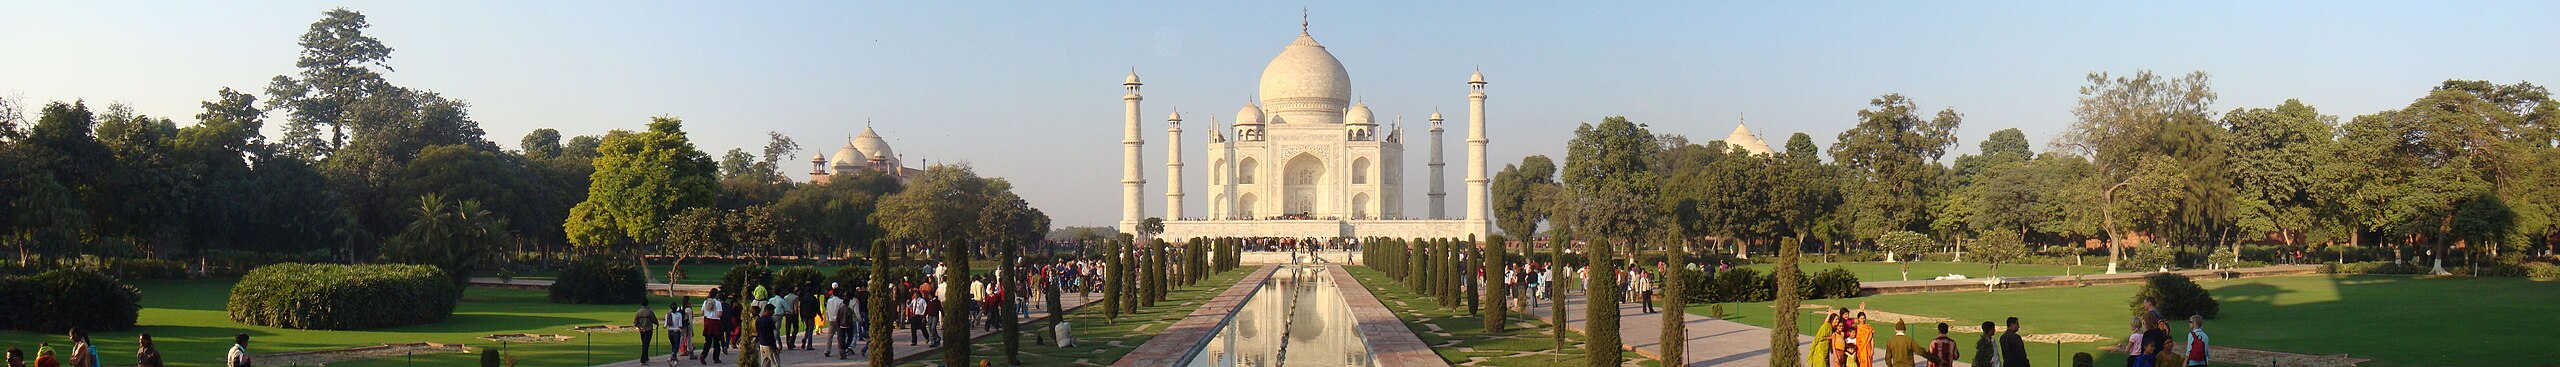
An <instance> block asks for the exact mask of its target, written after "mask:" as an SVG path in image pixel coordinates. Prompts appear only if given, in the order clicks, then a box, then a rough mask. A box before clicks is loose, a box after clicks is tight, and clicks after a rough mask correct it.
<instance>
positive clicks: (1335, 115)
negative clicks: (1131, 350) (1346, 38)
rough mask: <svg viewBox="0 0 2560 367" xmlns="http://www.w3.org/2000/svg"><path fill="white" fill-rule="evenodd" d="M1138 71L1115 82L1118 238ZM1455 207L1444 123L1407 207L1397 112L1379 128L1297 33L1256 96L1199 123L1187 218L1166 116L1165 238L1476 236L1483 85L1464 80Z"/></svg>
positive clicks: (1481, 212)
mask: <svg viewBox="0 0 2560 367" xmlns="http://www.w3.org/2000/svg"><path fill="white" fill-rule="evenodd" d="M1141 85H1143V84H1142V83H1140V82H1139V80H1138V74H1137V72H1136V71H1134V70H1132V71H1131V72H1130V73H1129V76H1128V78H1127V79H1126V80H1125V81H1124V82H1122V86H1124V87H1126V88H1127V94H1125V95H1122V96H1121V97H1120V99H1121V101H1122V104H1123V105H1124V107H1125V108H1126V109H1125V118H1124V121H1123V124H1124V126H1125V127H1126V133H1125V134H1124V135H1122V137H1121V141H1120V144H1121V147H1122V149H1123V152H1122V156H1123V161H1124V162H1125V164H1124V166H1123V167H1122V170H1123V175H1122V176H1121V179H1120V185H1121V189H1122V190H1121V198H1122V205H1121V209H1120V210H1121V216H1120V222H1119V227H1120V229H1121V231H1122V232H1124V233H1137V231H1136V227H1137V225H1138V223H1139V222H1140V221H1142V220H1144V219H1145V218H1147V217H1150V215H1149V214H1148V213H1147V212H1146V207H1147V205H1146V202H1145V195H1147V193H1146V192H1145V191H1146V184H1147V182H1146V179H1145V178H1144V177H1141V176H1143V169H1142V166H1140V165H1141V164H1143V161H1144V149H1145V145H1146V142H1145V139H1144V132H1142V131H1141V126H1140V125H1141V122H1140V120H1141V119H1140V116H1142V115H1144V112H1143V111H1142V110H1141V109H1140V102H1141V101H1143V100H1144V99H1145V98H1144V97H1142V96H1140V94H1139V87H1140V86H1141ZM1466 85H1467V95H1466V97H1467V140H1466V144H1467V156H1466V158H1467V161H1466V170H1467V172H1466V174H1467V176H1466V185H1465V188H1466V191H1465V196H1464V198H1465V200H1466V203H1465V208H1464V210H1465V212H1463V213H1457V214H1455V215H1453V214H1452V213H1449V212H1448V209H1447V198H1448V196H1449V192H1448V183H1447V176H1446V175H1445V174H1444V173H1443V168H1444V167H1445V166H1446V163H1444V161H1443V160H1442V146H1443V144H1442V133H1443V132H1444V131H1445V128H1444V127H1443V126H1442V123H1443V119H1442V116H1441V115H1440V113H1439V112H1437V111H1434V112H1432V113H1431V117H1430V119H1429V123H1430V127H1429V130H1428V131H1429V132H1430V134H1431V135H1430V137H1429V138H1428V139H1430V143H1429V144H1430V148H1429V149H1430V150H1429V154H1430V158H1429V159H1430V163H1429V164H1428V166H1429V167H1430V168H1429V172H1427V173H1426V175H1427V176H1428V177H1429V178H1428V179H1427V180H1428V181H1425V182H1424V183H1423V185H1424V187H1423V188H1422V189H1425V190H1428V191H1426V193H1425V194H1424V195H1427V197H1428V204H1425V206H1426V207H1425V208H1423V209H1422V210H1421V211H1419V212H1416V211H1411V210H1407V209H1406V208H1405V205H1404V202H1405V197H1406V196H1405V194H1406V192H1407V191H1408V190H1412V189H1414V188H1411V187H1408V186H1406V185H1405V183H1406V181H1405V172H1404V171H1405V169H1404V167H1405V157H1404V153H1405V146H1404V142H1405V134H1404V123H1403V121H1401V119H1400V118H1399V119H1397V120H1396V121H1387V123H1389V124H1390V125H1387V126H1384V127H1381V126H1380V122H1381V121H1379V119H1378V118H1377V115H1376V114H1375V113H1373V112H1371V111H1370V109H1369V106H1368V104H1367V103H1359V101H1355V100H1353V99H1352V98H1351V96H1352V94H1351V74H1350V72H1348V71H1346V70H1345V69H1344V68H1343V65H1342V61H1341V60H1338V59H1335V58H1334V57H1333V53H1332V52H1329V51H1326V50H1325V47H1324V45H1323V44H1318V43H1316V40H1315V37H1314V36H1312V35H1309V34H1308V33H1307V32H1306V31H1305V30H1304V28H1303V24H1302V27H1301V30H1300V32H1299V33H1298V38H1297V39H1296V40H1294V41H1291V42H1289V45H1288V46H1286V47H1284V48H1282V49H1281V50H1280V55H1279V56H1276V57H1273V58H1271V63H1270V65H1268V66H1265V67H1264V68H1263V70H1262V80H1261V86H1260V88H1259V92H1260V94H1259V98H1260V100H1258V101H1247V102H1246V103H1245V104H1244V107H1243V108H1241V109H1239V110H1237V111H1236V114H1235V115H1234V121H1233V123H1232V124H1231V125H1230V126H1217V124H1218V123H1217V121H1215V120H1214V119H1212V121H1209V124H1210V125H1211V126H1208V127H1207V128H1206V129H1205V130H1207V133H1206V134H1203V135H1204V136H1202V137H1200V138H1199V139H1201V141H1203V142H1205V143H1206V144H1205V148H1206V149H1205V151H1204V152H1203V153H1205V154H1204V156H1205V157H1206V158H1207V159H1208V161H1209V167H1208V169H1209V174H1208V181H1209V182H1207V185H1203V186H1201V187H1199V188H1202V189H1204V190H1202V191H1203V194H1205V195H1203V196H1204V197H1206V198H1207V199H1208V200H1209V202H1208V211H1209V212H1208V213H1206V214H1205V215H1203V214H1200V213H1185V212H1184V211H1183V204H1184V203H1185V200H1187V198H1188V197H1189V194H1188V193H1187V192H1186V191H1185V190H1187V189H1191V188H1190V187H1185V186H1184V185H1183V182H1182V176H1183V174H1182V173H1183V169H1185V166H1184V164H1183V148H1182V144H1183V141H1184V140H1185V137H1184V136H1183V129H1182V122H1183V119H1182V114H1181V113H1179V112H1176V113H1173V114H1171V116H1169V117H1167V118H1165V122H1166V125H1167V127H1166V129H1165V141H1166V143H1165V146H1166V149H1165V152H1166V154H1167V156H1166V158H1165V161H1164V164H1165V167H1166V170H1165V171H1166V177H1165V181H1166V182H1165V183H1164V185H1165V192H1164V197H1165V205H1164V212H1163V213H1160V215H1156V216H1159V217H1163V218H1165V226H1164V232H1163V233H1160V234H1158V235H1157V237H1159V238H1165V239H1185V238H1201V237H1294V238H1336V237H1395V238H1415V237H1431V238H1449V237H1461V238H1462V237H1467V236H1470V235H1473V236H1477V237H1479V238H1481V237H1483V236H1484V235H1486V234H1488V233H1489V231H1490V230H1491V228H1492V225H1491V219H1490V218H1491V216H1490V214H1491V213H1490V212H1489V210H1491V209H1490V208H1489V206H1488V205H1487V197H1486V195H1487V194H1488V192H1489V191H1487V189H1486V187H1487V185H1488V184H1490V182H1491V180H1490V179H1489V178H1488V173H1489V172H1487V171H1486V170H1485V164H1486V163H1485V162H1486V160H1485V144H1486V143H1487V141H1486V139H1485V105H1484V103H1485V93H1484V87H1485V80H1484V73H1483V72H1481V71H1479V72H1476V73H1475V74H1474V75H1472V76H1470V77H1468V79H1467V81H1466Z"/></svg>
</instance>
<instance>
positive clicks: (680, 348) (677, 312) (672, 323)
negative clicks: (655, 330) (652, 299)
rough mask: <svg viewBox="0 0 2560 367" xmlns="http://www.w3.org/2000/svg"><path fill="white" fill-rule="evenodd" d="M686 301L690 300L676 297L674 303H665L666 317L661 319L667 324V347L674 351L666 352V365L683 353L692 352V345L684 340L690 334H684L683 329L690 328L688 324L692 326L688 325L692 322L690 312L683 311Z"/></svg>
mask: <svg viewBox="0 0 2560 367" xmlns="http://www.w3.org/2000/svg"><path fill="white" fill-rule="evenodd" d="M686 301H690V300H687V299H678V300H677V301H676V302H675V303H669V304H667V319H666V320H664V321H661V322H664V323H666V326H667V349H669V350H674V351H675V352H674V353H667V365H670V366H672V365H675V364H676V358H677V357H680V356H684V355H685V354H688V353H692V351H693V345H692V344H688V343H686V340H685V339H687V338H686V337H687V336H690V334H686V333H685V331H687V330H692V328H690V326H693V325H690V324H692V323H693V315H692V313H690V312H685V309H684V304H685V303H686Z"/></svg>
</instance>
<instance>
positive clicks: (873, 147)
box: [848, 74, 1137, 162]
mask: <svg viewBox="0 0 2560 367" xmlns="http://www.w3.org/2000/svg"><path fill="white" fill-rule="evenodd" d="M1130 75H1137V74H1130ZM848 146H851V147H854V148H860V149H862V154H864V155H868V156H870V157H872V158H884V159H888V160H889V161H890V162H896V160H897V159H898V153H897V151H893V150H889V141H888V140H886V139H881V138H880V133H879V132H876V131H871V127H868V126H865V127H863V128H862V135H860V136H855V137H853V143H852V144H851V145H848ZM866 162H868V161H867V160H866Z"/></svg>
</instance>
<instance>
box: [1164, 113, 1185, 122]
mask: <svg viewBox="0 0 2560 367" xmlns="http://www.w3.org/2000/svg"><path fill="white" fill-rule="evenodd" d="M1164 119H1165V121H1182V111H1173V115H1170V116H1165V117H1164Z"/></svg>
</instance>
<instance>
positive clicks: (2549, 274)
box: [2524, 262, 2560, 279]
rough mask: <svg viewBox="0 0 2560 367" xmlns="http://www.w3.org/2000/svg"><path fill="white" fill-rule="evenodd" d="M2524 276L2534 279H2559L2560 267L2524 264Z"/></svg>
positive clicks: (2548, 264) (2535, 263)
mask: <svg viewBox="0 0 2560 367" xmlns="http://www.w3.org/2000/svg"><path fill="white" fill-rule="evenodd" d="M2524 275H2525V276H2529V277H2533V278H2534V279H2560V265H2552V264H2551V263H2546V262H2529V263H2524Z"/></svg>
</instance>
